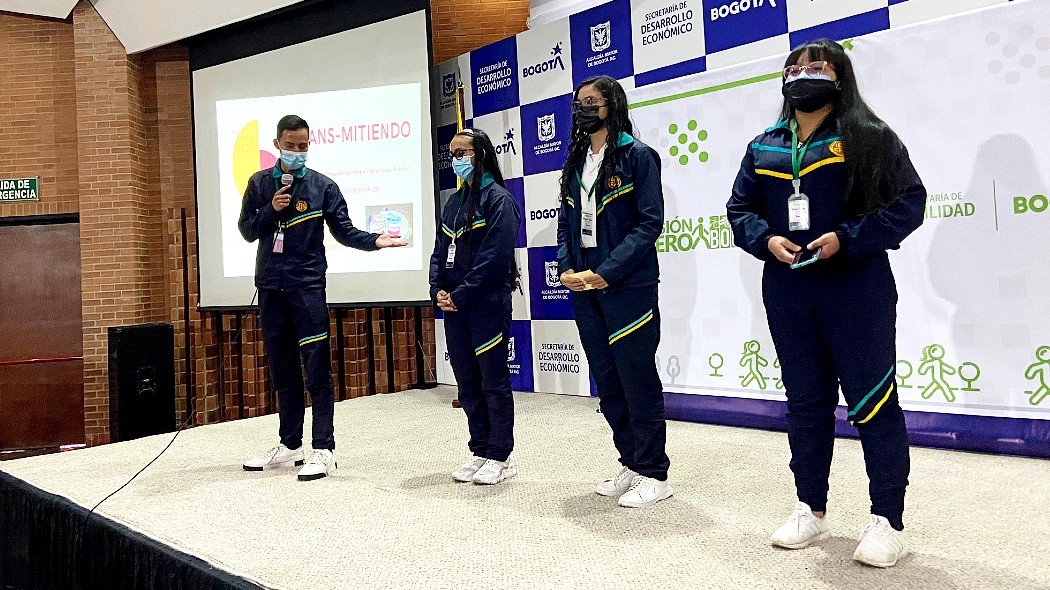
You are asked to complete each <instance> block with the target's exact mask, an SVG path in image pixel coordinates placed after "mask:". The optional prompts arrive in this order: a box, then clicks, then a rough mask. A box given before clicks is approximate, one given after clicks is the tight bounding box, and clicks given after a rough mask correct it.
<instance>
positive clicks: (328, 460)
mask: <svg viewBox="0 0 1050 590" xmlns="http://www.w3.org/2000/svg"><path fill="white" fill-rule="evenodd" d="M336 467H338V465H336V463H335V455H334V454H333V453H332V451H329V450H328V449H314V450H313V452H311V453H310V458H309V459H307V460H306V465H304V466H303V468H302V469H300V470H299V481H311V480H315V479H321V478H322V477H325V476H326V475H328V473H329V472H330V471H333V470H335V468H336Z"/></svg>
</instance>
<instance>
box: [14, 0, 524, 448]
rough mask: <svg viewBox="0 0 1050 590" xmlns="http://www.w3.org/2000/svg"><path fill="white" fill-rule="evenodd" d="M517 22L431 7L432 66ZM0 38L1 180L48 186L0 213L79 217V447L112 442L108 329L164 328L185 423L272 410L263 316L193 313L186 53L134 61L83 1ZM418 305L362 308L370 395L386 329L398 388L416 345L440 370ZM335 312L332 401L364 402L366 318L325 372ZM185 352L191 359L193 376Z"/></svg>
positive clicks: (411, 366) (355, 314)
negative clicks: (168, 331)
mask: <svg viewBox="0 0 1050 590" xmlns="http://www.w3.org/2000/svg"><path fill="white" fill-rule="evenodd" d="M527 17H528V2H527V1H518V2H496V1H492V2H483V1H462V0H461V1H459V2H452V1H449V0H436V1H435V2H434V3H433V32H434V54H435V60H436V61H444V60H446V59H449V58H451V57H454V56H455V55H459V54H460V53H464V52H467V51H470V50H472V49H476V48H477V47H480V46H482V45H485V44H487V43H491V42H493V41H496V40H499V39H502V38H504V37H507V36H510V35H513V34H516V33H518V32H521V31H522V30H524V27H525V19H526V18H527ZM0 36H2V38H3V39H4V40H5V47H4V50H3V52H2V53H0V68H2V70H3V71H4V72H5V76H2V77H0V113H3V116H4V119H5V134H4V137H5V141H4V142H0V177H17V176H22V175H26V171H39V172H38V173H39V174H40V176H41V186H42V190H41V192H42V195H43V197H42V199H41V201H40V202H30V203H17V204H12V203H6V204H0V216H3V217H8V216H23V215H44V214H56V213H79V214H80V222H81V223H80V228H81V267H82V289H83V298H82V311H83V321H84V332H83V342H84V406H85V436H86V440H87V441H88V443H89V444H102V443H105V442H108V440H109V404H108V396H109V382H108V341H107V329H108V328H109V327H111V326H120V325H129V324H137V323H145V322H154V321H163V322H169V323H172V324H173V325H174V327H175V350H176V388H177V391H176V405H177V409H178V418H179V420H184V419H185V418H186V412H187V406H188V404H187V392H188V391H192V392H193V396H192V401H191V402H190V403H192V405H193V407H194V408H195V409H197V410H199V411H200V413H199V414H198V415H197V419H196V423H207V422H215V421H220V420H230V419H238V418H243V417H251V416H258V415H263V414H268V413H272V412H274V411H276V399H274V396H273V394H272V392H271V391H270V384H269V375H268V373H267V363H266V356H265V354H264V353H263V349H262V334H261V330H260V328H259V325H258V318H257V317H256V316H255V315H254V314H250V313H249V314H243V315H242V316H241V318H240V323H239V324H238V319H237V316H236V315H235V314H232V313H225V314H216V313H200V312H198V311H197V310H196V306H197V303H198V296H197V293H198V285H197V256H196V219H195V215H196V210H195V199H194V190H195V187H194V175H193V166H194V162H193V125H192V114H191V104H190V72H189V63H188V54H187V52H186V50H185V48H182V47H179V46H175V45H173V46H167V47H163V48H160V49H156V50H152V51H149V52H146V53H144V54H141V55H136V56H130V57H129V56H127V55H126V54H125V53H124V49H123V46H122V45H121V44H120V42H119V41H118V40H117V39H116V37H115V36H114V35H113V33H112V31H110V30H109V28H108V26H107V25H106V23H105V22H104V21H103V20H102V18H101V17H100V16H99V15H98V13H97V12H96V11H95V9H94V8H93V7H92V6H91V4H90V3H89V2H87V1H86V0H82V1H81V2H80V3H79V4H77V6H76V7H75V8H74V10H73V13H72V14H71V16H70V18H68V19H65V20H54V19H45V18H35V17H27V16H23V15H15V14H9V13H3V12H0ZM35 173H36V172H35ZM35 173H34V175H35ZM184 235H185V239H184V238H183V236H184ZM184 249H185V251H186V252H187V253H188V256H187V257H185V258H184V257H183V251H184ZM187 295H188V296H187ZM186 300H188V302H189V306H188V311H187V307H186V306H185V305H184V302H185V301H186ZM387 314H390V318H391V321H392V328H393V329H392V331H391V333H390V334H388V333H387V330H386V316H387ZM414 314H415V310H413V309H406V308H400V309H390V310H386V309H378V308H377V309H374V310H372V321H371V324H372V325H371V327H372V332H373V340H372V343H373V348H372V349H373V351H374V355H373V357H372V361H373V368H374V370H375V381H376V390H377V391H378V392H380V393H389V392H390V390H389V387H388V373H387V350H386V343H387V339H388V338H389V339H391V340H392V342H393V345H394V383H395V390H397V391H400V390H404V389H407V388H408V387H410V386H411V384H412V383H414V382H415V379H416V367H415V362H414V360H413V359H414V356H415V351H416V349H417V348H418V347H419V346H420V344H421V345H422V348H423V349H424V351H425V354H426V374H425V377H426V379H427V380H434V379H436V374H435V343H434V319H433V318H434V313H433V310H432V309H429V308H425V309H424V310H423V311H422V320H423V326H424V328H423V333H422V334H421V335H417V334H415V317H414ZM187 315H188V320H189V321H188V322H187V321H186V319H187V318H186V316H187ZM337 321H338V322H341V324H342V331H343V338H342V345H343V366H342V369H343V374H344V380H345V389H343V390H338V388H337V391H336V399H340V400H341V399H349V398H354V397H359V396H362V395H366V394H367V392H368V389H369V377H368V349H369V346H368V345H369V341H368V336H367V330H368V323H369V322H368V316H367V313H366V311H365V310H346V311H343V312H341V313H339V314H337V313H336V312H335V311H334V310H333V312H332V330H331V333H332V335H333V345H334V346H333V354H332V367H333V371H332V372H333V379H334V380H335V381H336V383H337V385H338V382H339V366H338V365H339V363H338V359H339V356H338V350H337V347H336V346H335V345H336V344H338V342H337V339H336V338H335V335H336V334H337V332H338V326H337ZM238 325H239V326H240V330H238V329H237V327H238ZM417 340H419V341H421V342H417ZM187 350H188V351H189V354H190V356H191V357H192V364H191V366H190V371H188V372H187V365H186V356H187V354H186V353H187ZM191 385H192V389H191V388H190V386H191Z"/></svg>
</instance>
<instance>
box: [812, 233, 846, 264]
mask: <svg viewBox="0 0 1050 590" xmlns="http://www.w3.org/2000/svg"><path fill="white" fill-rule="evenodd" d="M840 247H841V244H839V236H838V234H836V233H835V232H833V231H829V232H828V233H826V234H824V235H822V236H820V237H819V238H817V239H815V240H813V241H812V242H810V243H809V245H808V246H806V249H807V250H815V249H817V248H823V249H822V250H821V251H820V259H821V260H824V259H825V258H831V257H832V256H834V255H835V253H836V252H838V251H839V248H840Z"/></svg>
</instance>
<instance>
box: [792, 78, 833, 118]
mask: <svg viewBox="0 0 1050 590" xmlns="http://www.w3.org/2000/svg"><path fill="white" fill-rule="evenodd" d="M781 92H782V93H783V94H784V98H785V99H787V102H788V105H790V106H791V107H792V108H794V109H795V110H796V111H802V112H803V113H812V112H813V111H817V110H820V108H821V107H824V106H826V105H827V104H828V103H830V102H831V101H833V100H835V99H836V98H837V97H838V95H839V87H838V83H837V82H835V81H834V80H820V79H816V78H797V79H795V80H791V81H790V82H788V83H787V84H784V87H783V88H782V89H781Z"/></svg>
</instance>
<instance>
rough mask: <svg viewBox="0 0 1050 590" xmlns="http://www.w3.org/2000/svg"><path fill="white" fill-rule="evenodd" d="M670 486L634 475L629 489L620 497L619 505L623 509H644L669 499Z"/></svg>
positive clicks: (672, 491)
mask: <svg viewBox="0 0 1050 590" xmlns="http://www.w3.org/2000/svg"><path fill="white" fill-rule="evenodd" d="M673 493H674V490H672V489H671V484H669V483H667V482H666V481H660V480H657V479H653V478H651V477H645V476H644V475H636V476H634V479H633V480H631V487H630V488H628V490H627V491H626V492H624V494H623V495H622V496H620V501H619V504H620V506H623V507H624V508H645V507H647V506H652V505H653V504H656V503H657V502H659V501H660V500H666V499H667V498H670V497H671V494H673Z"/></svg>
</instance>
